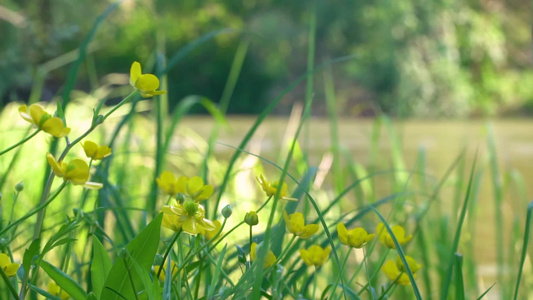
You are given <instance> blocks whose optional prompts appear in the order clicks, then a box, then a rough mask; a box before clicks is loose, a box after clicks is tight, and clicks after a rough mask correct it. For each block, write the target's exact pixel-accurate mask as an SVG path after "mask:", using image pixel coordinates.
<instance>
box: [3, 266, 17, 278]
mask: <svg viewBox="0 0 533 300" xmlns="http://www.w3.org/2000/svg"><path fill="white" fill-rule="evenodd" d="M19 267H20V265H19V264H17V263H10V264H8V265H7V267H5V268H4V272H5V273H6V275H7V276H8V277H13V276H15V275H17V271H18V269H19Z"/></svg>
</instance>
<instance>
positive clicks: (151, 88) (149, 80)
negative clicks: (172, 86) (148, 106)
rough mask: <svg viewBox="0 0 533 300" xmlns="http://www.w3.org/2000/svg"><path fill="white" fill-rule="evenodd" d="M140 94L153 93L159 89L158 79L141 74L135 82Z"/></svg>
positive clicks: (151, 75) (150, 75)
mask: <svg viewBox="0 0 533 300" xmlns="http://www.w3.org/2000/svg"><path fill="white" fill-rule="evenodd" d="M135 87H136V88H137V89H138V90H140V91H141V92H145V93H146V92H155V91H156V90H157V89H158V88H159V79H158V78H157V77H156V76H155V75H153V74H143V75H141V76H140V77H139V78H138V79H137V81H136V82H135Z"/></svg>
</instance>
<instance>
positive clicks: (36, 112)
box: [29, 104, 48, 128]
mask: <svg viewBox="0 0 533 300" xmlns="http://www.w3.org/2000/svg"><path fill="white" fill-rule="evenodd" d="M29 113H30V116H31V118H32V120H33V124H35V125H37V126H38V127H39V128H41V119H42V118H43V116H45V115H47V114H48V113H47V112H45V111H44V109H43V108H42V106H40V105H38V104H32V105H30V110H29Z"/></svg>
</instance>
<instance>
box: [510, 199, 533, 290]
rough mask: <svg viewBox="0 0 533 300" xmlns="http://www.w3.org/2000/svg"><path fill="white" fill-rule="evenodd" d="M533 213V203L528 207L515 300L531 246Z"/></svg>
mask: <svg viewBox="0 0 533 300" xmlns="http://www.w3.org/2000/svg"><path fill="white" fill-rule="evenodd" d="M532 212H533V201H531V202H530V203H529V205H528V206H527V217H526V228H525V230H524V242H523V244H522V253H521V255H520V265H519V266H518V274H517V277H516V286H515V289H514V297H513V299H514V300H517V299H518V290H519V288H520V283H521V281H522V272H523V269H524V262H525V261H526V256H527V248H528V246H529V231H530V230H531V215H532Z"/></svg>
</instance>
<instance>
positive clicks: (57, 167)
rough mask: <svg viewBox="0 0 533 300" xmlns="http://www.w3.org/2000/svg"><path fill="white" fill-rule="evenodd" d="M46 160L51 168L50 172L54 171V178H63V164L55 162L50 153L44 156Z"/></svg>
mask: <svg viewBox="0 0 533 300" xmlns="http://www.w3.org/2000/svg"><path fill="white" fill-rule="evenodd" d="M46 160H47V161H48V164H49V165H50V167H51V168H52V171H54V173H55V174H56V176H58V177H63V176H64V175H65V174H64V173H65V170H64V168H63V163H59V162H57V161H56V159H55V158H54V156H53V155H52V154H50V153H48V154H46Z"/></svg>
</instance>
